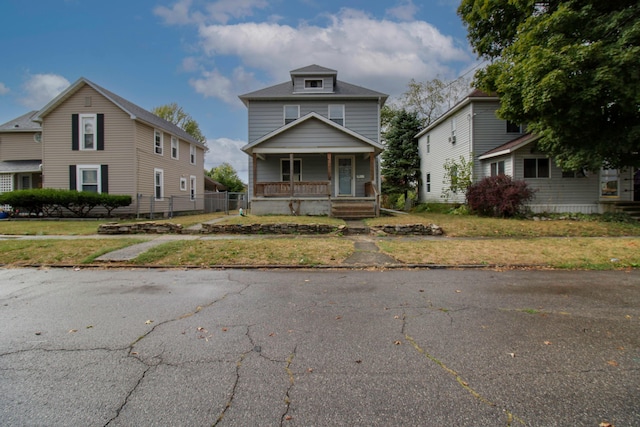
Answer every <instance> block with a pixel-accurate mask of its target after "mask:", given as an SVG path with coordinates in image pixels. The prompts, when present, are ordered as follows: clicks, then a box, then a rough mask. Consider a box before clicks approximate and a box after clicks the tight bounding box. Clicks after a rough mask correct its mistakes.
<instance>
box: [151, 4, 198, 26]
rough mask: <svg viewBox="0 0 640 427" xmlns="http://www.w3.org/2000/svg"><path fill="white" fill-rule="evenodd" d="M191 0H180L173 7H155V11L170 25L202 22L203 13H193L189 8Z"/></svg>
mask: <svg viewBox="0 0 640 427" xmlns="http://www.w3.org/2000/svg"><path fill="white" fill-rule="evenodd" d="M190 7H191V0H178V1H177V2H175V4H174V5H173V6H172V7H170V8H169V7H165V6H158V7H156V8H155V9H153V13H155V14H156V15H158V16H159V17H161V18H163V19H164V21H165V23H167V24H169V25H186V24H191V23H197V22H200V19H199V18H200V17H201V14H198V13H195V14H193V15H191V14H190V13H189V9H190Z"/></svg>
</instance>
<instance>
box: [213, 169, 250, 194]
mask: <svg viewBox="0 0 640 427" xmlns="http://www.w3.org/2000/svg"><path fill="white" fill-rule="evenodd" d="M207 175H209V176H210V177H211V179H213V180H214V181H218V182H219V183H220V184H222V185H224V186H225V187H227V191H230V192H232V193H238V192H243V191H244V188H245V185H244V182H242V180H241V179H240V178H239V177H238V173H237V172H236V170H235V169H234V168H233V166H231V165H230V164H229V163H227V162H224V163H222V164H221V165H220V166H216V167H215V168H211V171H209V172H207Z"/></svg>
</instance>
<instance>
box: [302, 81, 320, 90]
mask: <svg viewBox="0 0 640 427" xmlns="http://www.w3.org/2000/svg"><path fill="white" fill-rule="evenodd" d="M323 87H324V81H323V80H322V79H310V80H305V81H304V88H305V89H322V88H323Z"/></svg>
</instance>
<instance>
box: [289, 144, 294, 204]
mask: <svg viewBox="0 0 640 427" xmlns="http://www.w3.org/2000/svg"><path fill="white" fill-rule="evenodd" d="M289 187H291V188H290V191H291V197H293V153H289Z"/></svg>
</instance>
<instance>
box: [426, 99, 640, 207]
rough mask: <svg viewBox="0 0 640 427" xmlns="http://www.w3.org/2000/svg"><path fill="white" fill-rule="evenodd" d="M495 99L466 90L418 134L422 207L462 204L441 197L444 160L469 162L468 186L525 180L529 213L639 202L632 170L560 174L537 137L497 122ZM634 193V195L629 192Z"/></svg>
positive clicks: (461, 196)
mask: <svg viewBox="0 0 640 427" xmlns="http://www.w3.org/2000/svg"><path fill="white" fill-rule="evenodd" d="M499 106H500V100H499V98H498V97H497V96H493V95H488V94H486V93H484V92H482V91H480V90H474V91H472V92H471V93H470V94H469V95H468V96H467V97H466V98H465V99H463V100H462V101H461V102H459V103H458V104H456V105H455V106H454V107H453V108H451V109H450V110H449V111H447V112H446V113H445V114H444V115H442V116H441V117H440V118H438V119H437V120H436V121H435V122H433V123H432V124H431V125H429V126H428V127H427V128H425V129H424V130H422V131H421V132H420V133H419V134H418V135H417V138H418V147H419V153H420V162H421V176H422V183H423V185H422V187H421V192H420V200H421V201H422V202H445V201H448V202H464V194H456V195H452V197H450V198H449V200H445V199H443V198H442V194H443V190H444V189H445V188H446V186H447V184H446V183H445V170H444V167H443V165H444V164H445V162H446V161H447V160H448V159H451V160H454V161H459V159H460V157H461V156H462V157H464V158H465V159H466V160H467V161H473V174H472V177H473V181H474V182H477V181H480V180H481V179H482V178H484V177H487V176H492V175H496V174H506V175H510V176H511V177H513V178H514V179H517V180H525V181H526V182H527V184H528V185H529V186H530V187H531V188H534V189H536V190H537V192H536V194H535V198H534V199H533V200H532V201H531V202H530V203H529V204H528V207H529V208H530V209H531V210H532V211H533V212H580V213H602V212H604V211H607V210H610V209H612V208H613V207H615V206H617V205H622V204H623V203H625V202H633V200H634V194H635V200H636V201H637V200H639V199H638V196H640V182H638V172H636V174H635V175H636V182H635V184H634V171H632V170H621V171H619V170H610V169H607V170H601V171H600V172H599V173H589V172H584V173H583V172H582V171H580V172H574V171H563V170H562V169H560V168H559V167H558V166H556V165H555V164H554V162H553V160H552V159H550V158H549V157H547V156H546V155H544V154H543V153H541V152H539V151H538V150H537V148H536V140H537V136H535V135H532V134H529V133H525V130H524V129H522V127H521V126H519V125H517V124H514V123H510V122H508V121H506V120H502V119H499V118H498V117H497V116H496V110H498V108H499ZM634 190H635V191H634Z"/></svg>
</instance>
